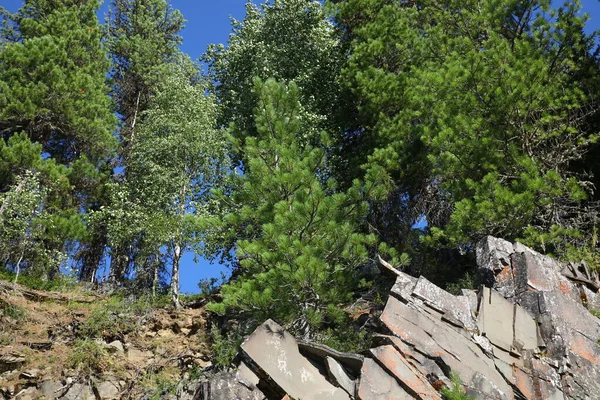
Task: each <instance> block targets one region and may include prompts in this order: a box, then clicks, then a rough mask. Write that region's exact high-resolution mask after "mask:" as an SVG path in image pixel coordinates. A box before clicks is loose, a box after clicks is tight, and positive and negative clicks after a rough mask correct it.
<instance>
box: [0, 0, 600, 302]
mask: <svg viewBox="0 0 600 400" xmlns="http://www.w3.org/2000/svg"><path fill="white" fill-rule="evenodd" d="M255 2H259V1H258V0H257V1H255ZM555 3H556V4H558V3H561V2H559V1H555ZM21 4H22V1H21V0H0V5H1V6H3V7H5V8H6V9H8V10H9V11H11V12H14V11H16V10H17V9H18V8H19V7H20V6H21ZM245 4H246V0H171V5H172V6H173V8H176V9H178V10H180V11H181V12H182V13H183V15H184V17H185V19H186V20H187V23H186V26H185V29H184V30H183V32H182V33H181V35H182V36H183V45H182V50H183V51H184V52H186V53H187V54H189V56H190V57H191V58H192V59H197V58H198V57H200V56H201V55H202V53H204V51H205V50H206V47H207V46H208V45H209V44H211V43H227V38H228V35H229V33H230V31H231V24H230V17H234V18H236V19H240V20H241V19H243V18H244V13H245ZM582 7H583V11H584V12H587V13H588V14H589V16H590V19H589V21H588V24H587V29H586V30H587V31H588V32H591V31H593V30H595V29H600V1H599V0H582ZM107 10H108V0H107V1H106V2H105V4H103V5H102V7H101V8H100V10H99V12H98V14H99V17H100V20H101V21H103V20H104V15H105V13H106V11H107ZM223 270H224V268H223V267H222V266H220V265H210V264H209V263H208V262H207V261H204V260H199V261H198V262H197V263H196V262H194V257H193V255H192V254H186V255H185V256H184V257H183V259H182V265H181V291H182V292H184V293H185V292H188V293H197V292H198V282H199V281H200V280H201V279H203V278H209V277H220V275H221V271H223Z"/></svg>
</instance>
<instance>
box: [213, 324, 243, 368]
mask: <svg viewBox="0 0 600 400" xmlns="http://www.w3.org/2000/svg"><path fill="white" fill-rule="evenodd" d="M210 336H211V342H212V346H211V349H212V352H213V359H214V360H215V366H217V367H223V368H225V367H229V366H230V365H231V364H232V363H233V359H234V358H235V356H236V355H237V353H238V349H239V347H240V344H242V335H241V334H240V333H239V332H236V331H233V332H230V333H228V334H227V336H225V335H223V334H221V331H220V330H219V328H217V327H216V326H213V327H212V328H211V330H210Z"/></svg>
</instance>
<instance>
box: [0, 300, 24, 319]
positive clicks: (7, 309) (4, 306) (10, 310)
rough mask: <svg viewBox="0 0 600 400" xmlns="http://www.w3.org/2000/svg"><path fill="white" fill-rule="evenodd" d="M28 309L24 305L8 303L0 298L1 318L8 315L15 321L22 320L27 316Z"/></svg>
mask: <svg viewBox="0 0 600 400" xmlns="http://www.w3.org/2000/svg"><path fill="white" fill-rule="evenodd" d="M26 314H27V313H26V311H25V309H24V308H23V307H19V306H17V305H14V304H10V303H7V302H5V301H3V300H2V299H0V318H1V317H7V318H10V319H13V320H15V321H21V320H22V319H24V318H25V315H26Z"/></svg>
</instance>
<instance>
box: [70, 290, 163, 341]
mask: <svg viewBox="0 0 600 400" xmlns="http://www.w3.org/2000/svg"><path fill="white" fill-rule="evenodd" d="M161 306H164V299H163V298H162V297H157V298H155V299H152V298H151V297H149V296H144V297H142V298H139V299H136V300H129V299H124V298H123V297H121V296H113V297H111V298H110V299H109V300H108V301H106V302H103V303H102V304H101V305H100V306H99V307H97V308H96V309H95V310H94V311H93V312H92V315H91V316H90V318H88V319H87V320H86V321H85V323H84V324H83V325H81V326H80V327H79V332H78V333H79V334H80V336H82V337H84V338H90V339H93V338H109V339H114V338H122V337H123V336H124V335H126V334H127V333H129V332H133V331H134V330H136V329H137V328H138V327H139V321H140V319H141V318H142V317H143V316H145V315H147V314H148V313H150V312H151V311H152V310H154V309H155V308H157V307H161Z"/></svg>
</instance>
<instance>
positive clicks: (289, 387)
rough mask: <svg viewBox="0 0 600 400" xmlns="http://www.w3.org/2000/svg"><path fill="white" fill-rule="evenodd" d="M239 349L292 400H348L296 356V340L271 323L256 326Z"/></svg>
mask: <svg viewBox="0 0 600 400" xmlns="http://www.w3.org/2000/svg"><path fill="white" fill-rule="evenodd" d="M241 348H242V351H243V352H244V353H245V354H246V356H247V357H249V358H250V359H251V360H252V361H253V362H254V363H255V364H256V365H257V366H258V367H260V369H262V371H264V373H265V374H267V375H268V376H269V377H270V378H271V379H272V381H273V382H274V383H275V384H277V385H278V386H279V387H280V388H281V389H282V391H283V392H285V393H287V394H288V395H289V396H290V397H292V398H294V399H296V400H308V399H314V400H319V399H330V400H348V399H349V396H348V394H347V393H346V392H345V391H344V390H343V389H340V388H337V387H335V386H333V385H332V384H330V383H329V382H328V381H327V380H326V379H325V377H323V376H322V375H321V374H320V372H319V370H318V369H317V368H316V367H315V366H313V365H312V364H311V363H310V362H309V361H308V360H307V359H306V358H304V357H303V356H302V355H301V354H300V352H299V350H298V343H297V342H296V339H294V337H293V336H292V335H290V334H289V333H288V332H286V331H285V330H284V329H283V328H282V327H281V326H279V325H278V324H276V323H275V322H274V321H272V320H267V321H266V322H265V323H263V324H262V325H261V326H259V327H258V328H257V329H256V330H255V331H254V333H252V335H251V336H250V337H249V338H248V339H246V340H245V341H244V343H242V346H241Z"/></svg>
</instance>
